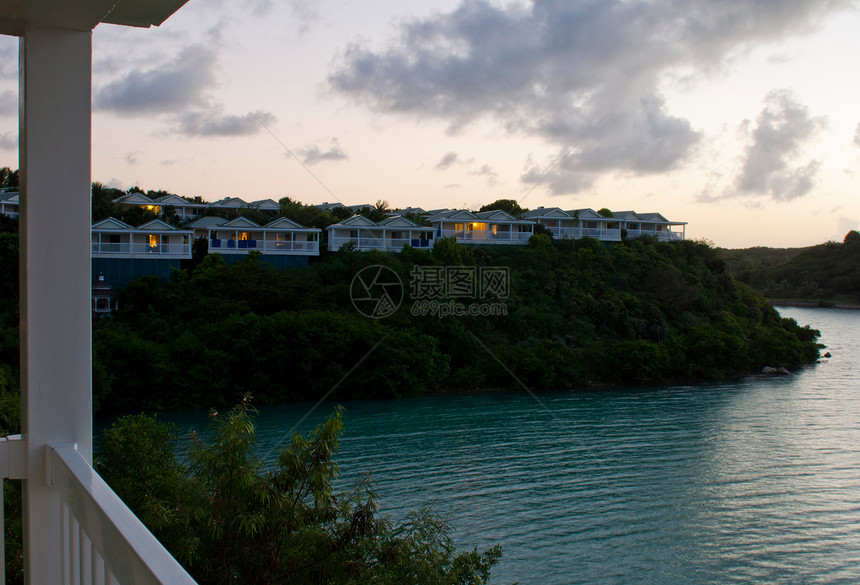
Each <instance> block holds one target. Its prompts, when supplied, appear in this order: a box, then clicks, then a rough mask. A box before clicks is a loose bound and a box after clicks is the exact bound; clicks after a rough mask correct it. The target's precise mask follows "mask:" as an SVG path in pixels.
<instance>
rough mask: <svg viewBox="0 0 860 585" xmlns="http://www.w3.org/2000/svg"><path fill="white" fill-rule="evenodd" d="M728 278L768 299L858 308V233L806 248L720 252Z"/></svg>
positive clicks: (859, 266) (859, 281) (859, 255)
mask: <svg viewBox="0 0 860 585" xmlns="http://www.w3.org/2000/svg"><path fill="white" fill-rule="evenodd" d="M719 252H720V256H721V257H722V258H723V259H724V260H725V261H726V265H727V266H728V267H729V269H730V271H731V272H732V274H733V275H734V276H735V277H736V278H737V279H738V280H740V281H742V282H744V283H746V284H749V285H750V286H752V287H754V288H755V289H757V290H759V291H761V292H762V293H763V294H764V295H765V296H767V297H768V298H772V299H781V300H796V301H811V302H822V301H827V302H839V303H848V304H860V233H858V232H857V231H853V230H852V231H850V232H848V234H847V235H846V236H845V239H844V240H843V241H842V243H839V242H826V243H824V244H819V245H817V246H811V247H808V248H787V249H783V248H747V249H743V250H720V251H719Z"/></svg>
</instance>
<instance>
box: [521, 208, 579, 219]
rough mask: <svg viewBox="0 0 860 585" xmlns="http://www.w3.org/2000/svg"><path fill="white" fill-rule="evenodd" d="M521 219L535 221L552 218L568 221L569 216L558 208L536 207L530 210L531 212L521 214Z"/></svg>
mask: <svg viewBox="0 0 860 585" xmlns="http://www.w3.org/2000/svg"><path fill="white" fill-rule="evenodd" d="M523 217H524V218H526V219H536V218H539V217H540V218H544V217H549V218H554V219H570V215H568V214H567V213H565V212H564V211H562V210H561V208H559V207H538V208H537V209H532V210H531V211H526V212H525V213H523Z"/></svg>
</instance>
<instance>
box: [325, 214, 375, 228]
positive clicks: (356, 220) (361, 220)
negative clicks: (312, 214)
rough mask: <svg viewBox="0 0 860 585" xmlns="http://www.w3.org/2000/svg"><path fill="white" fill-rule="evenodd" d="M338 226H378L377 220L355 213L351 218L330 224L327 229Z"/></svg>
mask: <svg viewBox="0 0 860 585" xmlns="http://www.w3.org/2000/svg"><path fill="white" fill-rule="evenodd" d="M337 227H378V226H377V225H376V223H375V222H373V221H371V220H369V219H367V218H366V217H364V216H363V215H353V216H352V217H350V218H349V219H345V220H343V221H342V222H340V223H335V224H332V225H330V226H328V227H327V228H326V229H327V230H330V229H334V228H337Z"/></svg>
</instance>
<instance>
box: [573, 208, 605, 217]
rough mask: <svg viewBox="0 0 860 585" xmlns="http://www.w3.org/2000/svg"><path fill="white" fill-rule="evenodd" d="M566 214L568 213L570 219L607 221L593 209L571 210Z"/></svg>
mask: <svg viewBox="0 0 860 585" xmlns="http://www.w3.org/2000/svg"><path fill="white" fill-rule="evenodd" d="M565 213H567V214H568V215H569V216H570V217H573V218H576V217H579V219H606V218H605V217H603V216H602V215H600V214H599V213H597V212H596V211H594V210H593V209H591V208H585V209H570V210H568V211H566V212H565Z"/></svg>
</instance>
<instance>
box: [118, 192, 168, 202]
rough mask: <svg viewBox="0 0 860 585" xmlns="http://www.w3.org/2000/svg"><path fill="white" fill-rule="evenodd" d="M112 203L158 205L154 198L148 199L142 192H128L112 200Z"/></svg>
mask: <svg viewBox="0 0 860 585" xmlns="http://www.w3.org/2000/svg"><path fill="white" fill-rule="evenodd" d="M113 202H114V203H124V204H126V205H158V203H156V202H155V201H154V200H152V199H150V198H149V197H147V196H146V195H144V194H143V193H136V192H135V193H129V194H128V195H123V196H122V197H117V198H116V199H114V200H113Z"/></svg>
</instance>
